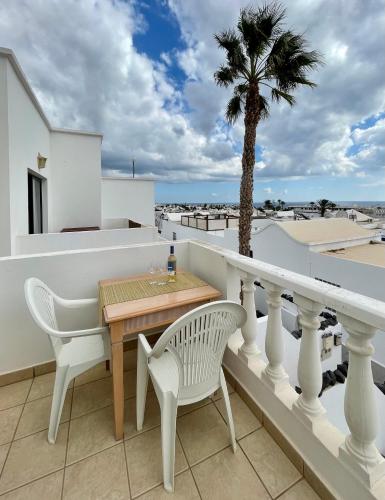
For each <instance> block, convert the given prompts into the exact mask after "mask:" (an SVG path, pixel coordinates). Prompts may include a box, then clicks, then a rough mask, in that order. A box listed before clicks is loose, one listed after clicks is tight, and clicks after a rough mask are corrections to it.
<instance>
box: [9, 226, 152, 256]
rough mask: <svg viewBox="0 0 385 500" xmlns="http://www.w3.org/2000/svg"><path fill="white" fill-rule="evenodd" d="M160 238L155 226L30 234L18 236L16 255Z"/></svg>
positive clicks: (146, 241) (112, 245)
mask: <svg viewBox="0 0 385 500" xmlns="http://www.w3.org/2000/svg"><path fill="white" fill-rule="evenodd" d="M158 240H159V235H158V231H157V230H156V228H155V227H144V228H133V229H107V230H101V231H80V232H73V233H45V234H28V235H24V236H17V237H16V255H29V254H35V253H49V252H63V251H65V250H80V249H82V248H84V249H86V248H103V247H115V246H121V245H122V246H126V245H132V244H137V243H149V242H151V241H158Z"/></svg>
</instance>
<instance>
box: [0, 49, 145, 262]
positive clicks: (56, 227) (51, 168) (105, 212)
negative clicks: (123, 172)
mask: <svg viewBox="0 0 385 500" xmlns="http://www.w3.org/2000/svg"><path fill="white" fill-rule="evenodd" d="M101 143H102V134H100V133H98V132H84V131H75V130H63V129H58V128H54V127H53V126H52V125H51V124H50V122H49V121H48V119H47V117H46V115H45V114H44V111H43V110H42V108H41V106H40V104H39V102H38V100H37V98H36V96H35V94H34V93H33V91H32V89H31V87H30V85H29V83H28V81H27V79H26V77H25V75H24V73H23V71H22V69H21V67H20V65H19V63H18V61H17V59H16V57H15V55H14V54H13V52H12V51H11V50H9V49H3V48H1V49H0V178H1V183H0V233H1V238H0V255H13V254H18V253H30V252H31V251H44V249H45V248H47V251H48V250H54V249H65V248H84V247H87V246H88V247H90V246H92V245H96V246H100V244H105V242H106V241H107V240H108V239H110V244H111V245H112V244H116V243H119V242H120V241H123V242H127V240H126V239H125V237H124V236H123V234H122V233H120V234H117V233H109V234H108V235H99V234H98V235H96V236H95V235H87V236H84V234H83V235H73V234H71V235H63V234H57V233H60V232H61V231H62V230H63V229H65V228H97V229H99V228H104V227H106V228H116V227H120V228H124V227H125V228H127V227H128V226H129V224H128V220H129V219H130V220H134V221H135V222H137V223H139V224H146V225H153V224H154V216H153V206H154V186H153V182H151V181H142V180H137V179H126V180H121V179H119V180H113V179H110V178H109V179H107V180H103V189H102V181H101ZM104 219H107V220H106V223H105V224H104ZM111 219H115V220H111ZM119 219H120V220H119ZM41 233H44V235H43V236H39V237H37V236H36V237H28V235H36V234H38V235H41ZM53 234H55V236H53ZM143 234H144V233H143ZM48 235H49V236H48ZM99 240H100V241H99ZM139 241H140V238H139Z"/></svg>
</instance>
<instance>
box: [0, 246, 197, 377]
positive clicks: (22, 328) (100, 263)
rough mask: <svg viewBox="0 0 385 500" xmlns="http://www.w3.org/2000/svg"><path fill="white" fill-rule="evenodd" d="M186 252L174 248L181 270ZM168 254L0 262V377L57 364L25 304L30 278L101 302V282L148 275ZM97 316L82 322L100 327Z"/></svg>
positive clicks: (148, 250)
mask: <svg viewBox="0 0 385 500" xmlns="http://www.w3.org/2000/svg"><path fill="white" fill-rule="evenodd" d="M187 247H188V243H187V242H177V243H176V244H175V253H176V256H177V259H178V265H180V266H181V267H183V268H185V269H187V268H188V254H189V252H188V248H187ZM169 251H170V246H169V243H168V242H166V243H150V244H144V245H140V246H136V245H133V246H127V247H116V248H102V249H94V250H77V251H69V252H58V253H51V254H41V255H29V256H18V257H2V258H0V283H1V284H2V286H1V287H0V346H1V349H0V374H1V373H8V372H11V371H15V370H19V369H22V368H27V367H29V366H33V365H36V364H39V363H45V362H47V361H50V360H51V359H53V352H52V348H51V345H50V343H49V340H48V337H47V335H46V334H45V333H43V332H41V331H40V329H39V328H38V327H37V326H36V325H35V323H34V322H33V320H32V318H31V316H30V314H29V311H28V309H27V306H26V303H25V299H24V282H25V280H26V279H27V278H29V277H31V276H36V277H37V278H40V279H41V280H43V281H44V282H46V283H47V285H48V286H49V287H51V288H52V289H53V290H54V291H55V292H57V293H58V294H59V295H61V296H63V297H66V298H86V297H96V296H97V283H98V281H99V280H101V279H107V278H118V277H124V276H128V275H131V274H136V273H142V272H145V271H147V270H148V266H149V263H150V262H152V261H154V259H164V262H166V261H167V257H168V255H169ZM94 313H95V311H94ZM95 316H96V313H95V314H94V317H92V316H91V317H87V318H84V319H83V321H85V320H87V321H88V322H90V323H92V322H93V323H94V324H95V322H96V321H97V319H96V317H95Z"/></svg>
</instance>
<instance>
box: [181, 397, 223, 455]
mask: <svg viewBox="0 0 385 500" xmlns="http://www.w3.org/2000/svg"><path fill="white" fill-rule="evenodd" d="M177 432H178V435H179V437H180V440H181V442H182V446H183V449H184V451H185V453H186V456H187V460H188V461H189V464H190V465H194V464H196V463H197V462H199V461H200V460H203V459H204V458H207V457H208V456H210V455H212V454H213V453H216V452H217V451H220V450H222V449H223V448H225V447H226V446H228V445H229V444H230V441H229V435H228V432H227V426H226V424H225V423H224V421H223V419H222V417H221V415H220V413H219V412H218V410H217V409H216V407H215V405H214V404H213V403H211V404H209V405H207V406H204V407H203V408H199V410H195V411H193V412H192V413H188V414H187V415H183V417H179V418H178V421H177Z"/></svg>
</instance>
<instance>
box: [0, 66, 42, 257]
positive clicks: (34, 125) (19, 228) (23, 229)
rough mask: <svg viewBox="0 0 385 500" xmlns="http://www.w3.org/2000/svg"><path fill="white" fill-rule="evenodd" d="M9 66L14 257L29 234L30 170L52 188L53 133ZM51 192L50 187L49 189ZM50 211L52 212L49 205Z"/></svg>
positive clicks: (11, 201) (12, 249) (11, 215)
mask: <svg viewBox="0 0 385 500" xmlns="http://www.w3.org/2000/svg"><path fill="white" fill-rule="evenodd" d="M6 64H7V90H8V95H7V97H8V134H9V137H8V140H9V191H10V218H11V231H10V239H11V253H13V252H14V250H15V237H16V235H18V234H28V169H30V170H32V171H34V172H37V173H39V174H40V173H41V175H42V176H43V177H45V178H46V179H47V182H48V184H49V182H50V178H51V176H52V171H51V165H52V160H51V148H50V131H49V129H48V127H47V125H46V123H44V121H43V120H42V118H41V116H40V114H39V112H38V111H37V109H36V107H35V106H34V104H33V103H32V101H31V99H30V97H29V95H28V94H27V92H26V90H25V88H24V86H23V85H22V83H21V81H20V79H19V77H18V75H16V72H15V70H14V68H13V66H12V65H11V63H10V62H9V60H6ZM38 153H40V154H41V155H43V156H45V157H47V158H48V160H47V163H46V168H45V169H44V170H42V171H41V172H39V171H38V168H37V160H36V158H37V155H38ZM48 188H49V186H48ZM47 208H48V211H50V210H52V207H51V206H50V203H48V207H47Z"/></svg>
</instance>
